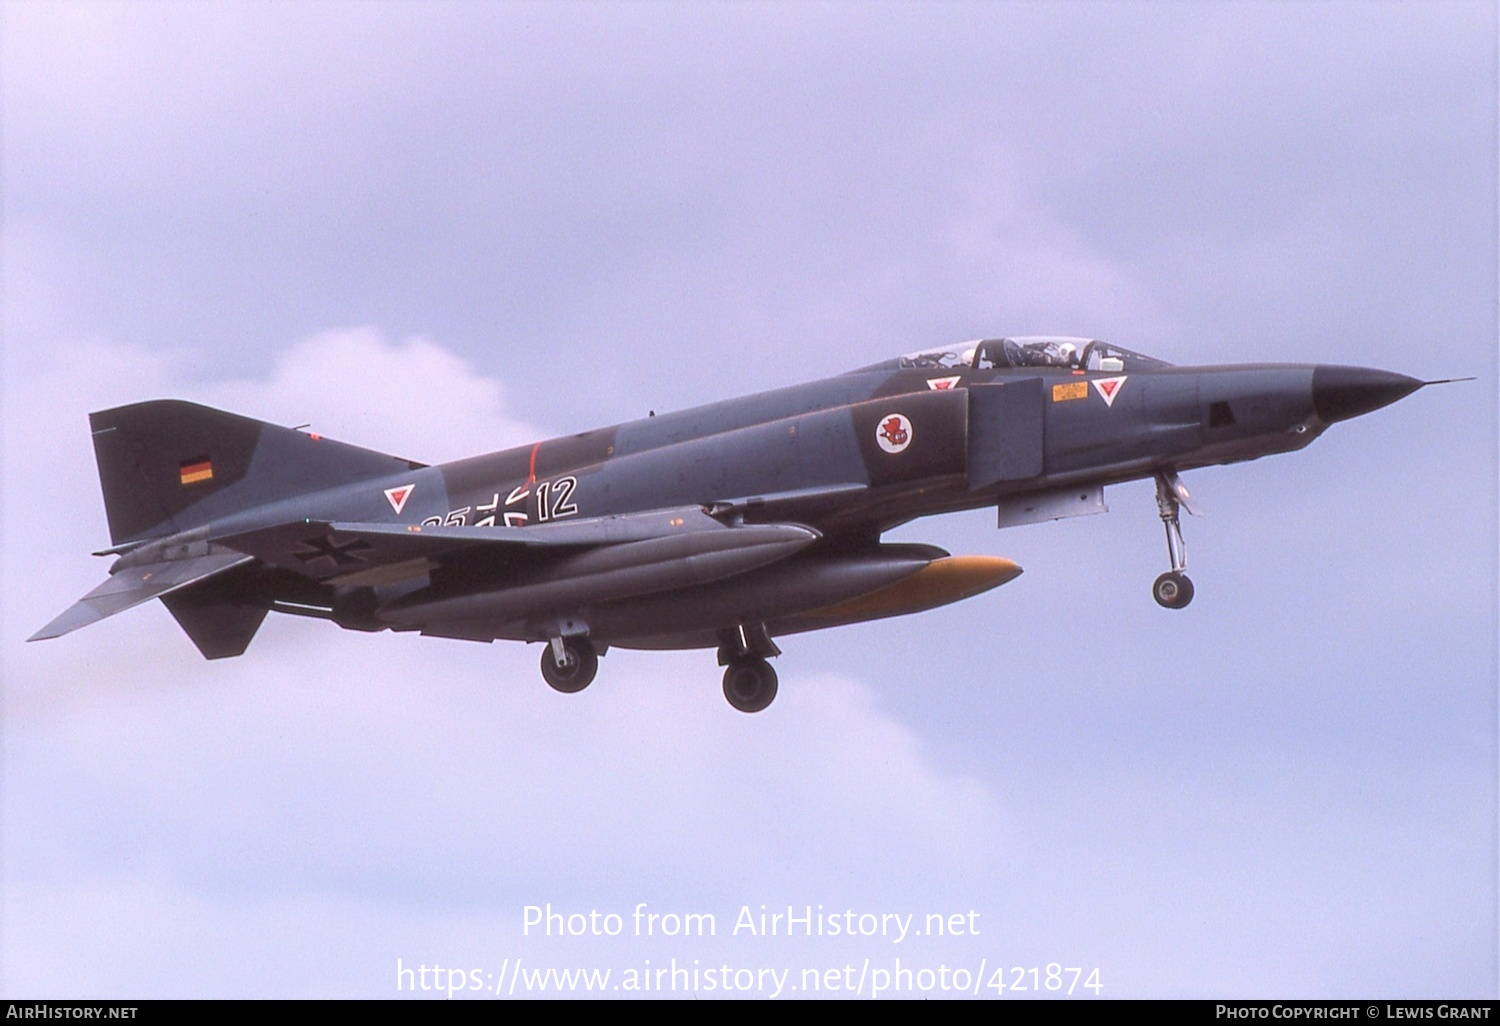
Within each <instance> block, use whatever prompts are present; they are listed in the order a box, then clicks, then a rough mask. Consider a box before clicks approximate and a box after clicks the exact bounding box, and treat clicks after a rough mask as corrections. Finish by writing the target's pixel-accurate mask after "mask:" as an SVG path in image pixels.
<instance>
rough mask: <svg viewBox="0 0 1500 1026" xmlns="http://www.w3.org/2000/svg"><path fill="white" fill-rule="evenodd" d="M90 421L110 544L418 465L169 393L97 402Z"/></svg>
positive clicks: (139, 539)
mask: <svg viewBox="0 0 1500 1026" xmlns="http://www.w3.org/2000/svg"><path fill="white" fill-rule="evenodd" d="M89 424H90V426H91V427H92V428H93V432H94V456H95V458H96V459H97V460H98V463H99V483H100V486H101V488H102V489H103V491H104V508H105V512H106V514H107V515H108V517H109V534H110V540H111V541H112V542H113V543H114V544H115V545H117V546H118V545H125V544H127V543H130V542H135V541H141V540H144V539H149V538H157V537H162V536H164V535H168V534H173V533H175V532H177V531H182V530H186V529H188V528H191V527H196V526H199V525H201V524H204V523H207V522H208V521H209V520H211V519H213V518H214V517H216V516H222V515H223V514H224V513H225V512H231V511H234V510H238V509H245V508H248V507H250V506H256V505H260V504H262V503H267V502H275V501H277V500H278V499H286V498H291V497H292V496H294V495H300V494H303V493H306V492H311V491H317V490H319V489H322V488H330V487H334V486H337V485H341V484H351V483H353V482H355V481H363V480H367V479H370V478H375V477H383V476H385V475H387V474H393V473H396V472H398V471H401V470H407V469H412V470H415V469H417V468H420V467H421V466H423V464H421V463H414V462H412V461H410V460H404V459H400V458H398V457H395V456H387V455H385V454H384V453H378V452H373V451H372V450H369V449H361V448H359V447H357V446H353V445H345V444H344V443H342V442H334V441H329V440H327V439H323V438H319V437H318V436H317V435H311V434H303V433H302V432H301V431H295V430H293V429H291V428H285V427H280V426H278V425H276V424H267V423H264V422H263V421H259V420H252V419H251V418H249V417H241V416H238V415H237V414H233V413H225V412H223V411H222V410H215V409H211V408H209V407H207V406H199V405H197V404H195V403H188V402H182V401H180V400H175V399H162V400H156V401H154V402H146V403H135V404H133V405H131V406H120V407H116V408H115V409H112V410H103V411H101V412H99V413H95V414H92V415H91V416H90V417H89Z"/></svg>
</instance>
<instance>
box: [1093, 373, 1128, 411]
mask: <svg viewBox="0 0 1500 1026" xmlns="http://www.w3.org/2000/svg"><path fill="white" fill-rule="evenodd" d="M1123 384H1125V376H1123V375H1122V376H1121V377H1118V378H1095V379H1094V388H1096V389H1098V391H1099V395H1100V396H1101V397H1102V398H1103V399H1104V405H1105V406H1113V405H1114V404H1115V396H1117V395H1119V394H1120V386H1121V385H1123Z"/></svg>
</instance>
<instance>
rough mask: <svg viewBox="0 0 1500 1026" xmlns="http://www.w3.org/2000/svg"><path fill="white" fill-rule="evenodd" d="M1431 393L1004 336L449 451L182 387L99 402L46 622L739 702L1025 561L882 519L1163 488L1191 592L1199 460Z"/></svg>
mask: <svg viewBox="0 0 1500 1026" xmlns="http://www.w3.org/2000/svg"><path fill="white" fill-rule="evenodd" d="M1434 383H1435V382H1424V381H1419V380H1417V379H1415V378H1410V377H1406V376H1403V375H1400V374H1393V373H1389V372H1386V371H1381V370H1371V369H1366V368H1359V367H1343V366H1329V365H1317V366H1311V365H1291V364H1250V365H1238V366H1204V367H1178V366H1172V365H1170V364H1168V363H1167V362H1165V361H1163V360H1159V359H1155V358H1153V357H1150V356H1144V355H1142V354H1140V353H1137V352H1132V351H1131V350H1129V349H1125V348H1122V347H1120V346H1117V345H1112V344H1109V343H1105V342H1101V341H1099V340H1097V339H1083V338H1060V337H1029V338H1004V339H985V340H982V341H977V342H972V343H967V344H964V345H959V346H954V347H952V348H948V349H941V350H935V351H931V352H921V353H914V354H911V355H908V356H902V357H897V358H894V359H891V360H887V361H885V362H882V363H877V364H874V365H872V366H869V367H863V368H861V369H859V370H855V371H850V372H849V373H847V374H842V375H840V376H838V377H833V378H828V379H826V380H823V381H816V382H813V383H811V384H803V385H795V386H792V387H790V388H782V389H779V390H776V391H771V392H764V393H761V394H759V395H752V396H749V397H746V398H742V399H735V400H731V401H728V402H722V403H717V404H714V405H709V406H702V407H699V408H697V409H690V410H685V411H682V412H678V413H667V414H663V415H661V416H651V417H648V418H645V419H642V420H637V421H633V422H631V423H628V424H621V425H618V426H616V427H610V428H603V429H600V430H597V431H588V432H584V433H583V434H579V435H571V436H569V437H566V438H557V439H553V440H551V441H544V442H537V443H536V444H534V445H528V446H523V447H520V448H516V449H508V450H505V451H503V452H497V453H492V454H490V455H487V456H476V457H473V458H470V459H464V460H459V461H457V462H454V463H445V464H441V465H438V466H429V465H427V464H424V463H419V462H416V461H413V460H407V459H402V458H398V457H395V456H389V455H385V454H383V453H378V452H373V451H371V450H368V449H361V448H357V447H355V446H352V445H346V444H344V443H342V442H336V441H332V440H329V439H326V438H322V437H320V436H318V435H316V434H312V433H308V432H304V431H302V430H298V429H293V428H287V427H280V426H277V425H275V424H268V423H264V422H261V421H258V420H252V419H250V418H248V417H243V416H239V415H236V414H233V413H225V412H222V411H219V410H214V409H210V408H208V407H204V406H198V405H195V404H192V403H188V402H181V401H176V400H158V401H153V402H144V403H137V404H134V405H130V406H122V407H118V408H116V409H111V410H104V411H102V412H100V413H95V414H93V415H92V416H91V417H90V418H89V421H90V425H91V427H92V429H93V439H94V452H95V455H96V458H97V461H98V465H99V479H100V483H101V486H102V490H103V493H104V505H105V510H106V514H107V517H108V521H109V531H110V539H111V541H112V544H111V546H110V547H109V548H106V549H104V550H102V551H101V552H97V553H95V555H99V556H116V557H118V558H117V559H116V561H115V563H114V564H113V566H112V567H111V569H110V576H109V579H108V580H106V581H105V582H104V583H103V584H101V585H100V586H99V587H97V588H95V589H94V590H93V591H91V592H89V593H88V594H87V595H85V596H84V597H83V598H82V599H81V600H80V601H79V602H78V603H76V604H75V605H73V606H72V607H71V608H69V609H68V610H66V611H65V612H63V613H62V614H61V615H60V616H58V617H57V618H56V619H55V620H53V621H52V622H51V623H49V624H47V626H45V627H43V628H42V629H41V630H40V631H38V632H37V633H36V634H35V635H33V637H32V638H31V639H30V640H32V641H36V640H39V639H43V638H56V637H59V636H61V635H63V634H67V633H68V632H70V631H74V630H77V629H78V628H80V627H84V626H86V625H88V624H90V623H93V622H95V621H97V620H100V619H103V618H104V617H106V616H112V615H113V614H115V613H118V612H121V611H123V610H125V609H128V608H130V607H131V606H135V605H138V604H140V603H142V602H145V601H147V600H149V599H153V598H160V599H161V600H162V603H163V604H164V605H165V606H166V607H167V609H168V611H169V612H171V614H172V615H173V616H174V617H175V618H176V619H177V622H178V623H179V624H180V625H181V626H182V629H183V630H184V631H185V632H186V633H187V635H188V637H189V638H191V639H192V641H193V643H194V644H195V645H196V646H197V647H198V649H199V650H200V651H201V652H202V653H203V655H204V656H205V657H207V658H209V659H221V658H225V657H228V656H238V655H240V654H242V653H243V652H244V651H245V649H246V647H247V646H248V645H249V644H250V641H251V639H252V638H253V637H254V636H255V633H256V631H257V630H258V629H259V628H260V625H261V622H262V621H263V620H264V619H265V616H266V614H267V613H268V612H278V613H288V614H292V615H297V616H309V617H317V618H321V619H324V620H331V621H333V622H334V623H335V624H338V625H339V626H340V627H344V628H348V629H350V630H359V631H382V630H392V631H416V632H418V633H421V634H427V635H434V636H437V637H443V638H462V639H468V640H472V641H484V642H489V641H495V640H498V639H507V640H514V641H527V642H539V643H543V644H544V645H545V648H544V650H543V652H542V660H541V669H542V676H543V677H544V678H545V679H546V681H547V683H549V684H550V685H551V686H552V687H554V688H556V689H557V690H558V691H562V692H576V691H579V690H582V689H583V688H585V687H587V686H588V684H589V683H590V682H591V681H592V680H593V679H594V676H595V673H596V671H597V668H598V662H599V657H600V656H601V655H603V654H604V653H605V652H606V651H608V649H609V648H611V647H619V648H627V649H698V648H701V649H711V650H717V653H718V662H719V665H720V666H723V667H725V671H724V677H723V688H724V695H725V697H726V698H727V699H728V700H729V703H730V704H731V705H732V706H733V707H734V708H735V709H738V710H741V711H743V712H757V711H759V710H762V709H764V708H766V707H767V706H768V705H769V704H770V703H771V701H772V699H774V698H775V696H776V691H777V677H776V673H775V671H774V670H773V669H772V667H771V664H770V663H769V661H768V660H769V659H771V658H773V657H775V656H777V655H779V654H780V651H781V650H780V648H779V647H778V646H777V639H781V638H785V637H787V636H788V635H793V634H797V633H799V632H802V631H811V630H818V629H821V628H824V627H834V626H838V625H841V624H850V623H858V622H861V621H865V620H874V619H878V618H881V617H888V616H899V615H902V614H906V613H915V612H918V611H921V610H927V609H933V608H935V607H938V606H942V605H945V604H947V603H950V602H956V601H958V600H959V599H964V598H968V597H970V596H973V595H976V594H979V593H980V592H983V591H987V590H989V589H991V588H994V587H997V586H998V585H1001V584H1004V583H1006V582H1007V581H1011V580H1013V579H1015V577H1016V576H1018V575H1019V574H1020V573H1021V568H1020V567H1018V566H1017V565H1016V564H1015V563H1013V562H1012V561H1010V560H1007V559H1002V558H998V557H995V556H987V555H977V556H974V555H971V556H953V555H950V554H949V553H947V552H945V551H943V550H942V549H939V548H936V547H934V546H930V545H912V544H892V543H888V542H883V541H882V540H881V537H882V535H884V534H885V533H886V532H887V531H890V530H891V529H892V528H895V527H897V526H898V525H901V524H904V523H907V522H908V521H911V520H913V519H915V518H917V517H923V516H929V515H932V514H937V513H952V512H956V511H960V510H969V509H977V508H980V507H992V508H994V509H996V511H997V519H998V524H999V526H1000V527H1011V526H1015V525H1020V524H1032V523H1038V522H1042V521H1048V520H1055V519H1060V518H1064V517H1075V516H1082V515H1085V514H1092V513H1102V512H1104V511H1105V504H1104V489H1105V488H1106V487H1107V486H1109V485H1112V484H1116V483H1119V482H1123V481H1131V480H1136V479H1152V480H1154V481H1155V482H1156V504H1157V513H1158V515H1159V516H1160V518H1161V520H1162V522H1163V524H1164V525H1165V528H1166V537H1167V557H1168V563H1169V567H1168V569H1167V570H1166V572H1164V573H1163V574H1162V575H1161V576H1160V577H1158V578H1157V579H1156V581H1155V583H1154V585H1153V587H1152V594H1153V595H1154V597H1155V599H1156V601H1157V602H1158V603H1159V604H1161V605H1162V606H1164V607H1166V608H1168V609H1182V608H1183V607H1185V606H1186V605H1187V604H1188V603H1189V602H1191V601H1192V598H1193V584H1192V582H1191V581H1190V580H1189V579H1188V577H1187V575H1186V574H1185V573H1184V570H1185V568H1186V565H1187V563H1186V556H1185V551H1184V546H1183V539H1182V529H1181V524H1180V520H1179V512H1180V510H1181V509H1182V508H1183V507H1186V508H1187V509H1188V510H1189V512H1193V511H1194V507H1193V504H1192V500H1191V497H1190V496H1189V493H1188V490H1187V488H1186V487H1185V486H1184V485H1183V482H1182V479H1181V477H1180V474H1181V473H1182V472H1183V471H1187V470H1191V469H1193V468H1195V467H1204V466H1209V465H1212V464H1223V463H1236V462H1239V461H1241V460H1251V459H1257V458H1259V457H1261V456H1266V455H1269V454H1271V453H1280V452H1290V451H1292V450H1295V449H1301V448H1302V447H1303V446H1306V445H1307V444H1309V443H1310V442H1311V441H1312V440H1313V439H1315V438H1317V437H1318V435H1320V434H1321V433H1322V432H1323V431H1324V430H1325V429H1326V428H1327V427H1328V426H1329V425H1330V424H1333V423H1336V422H1338V421H1341V420H1347V419H1349V418H1351V417H1356V416H1359V415H1361V414H1364V413H1368V412H1370V411H1372V410H1375V409H1378V408H1380V407H1382V406H1385V405H1387V404H1389V403H1392V402H1395V401H1396V400H1398V399H1401V398H1403V397H1404V396H1406V395H1409V394H1410V393H1412V392H1414V391H1416V390H1417V389H1419V388H1421V387H1422V386H1423V385H1424V384H1434Z"/></svg>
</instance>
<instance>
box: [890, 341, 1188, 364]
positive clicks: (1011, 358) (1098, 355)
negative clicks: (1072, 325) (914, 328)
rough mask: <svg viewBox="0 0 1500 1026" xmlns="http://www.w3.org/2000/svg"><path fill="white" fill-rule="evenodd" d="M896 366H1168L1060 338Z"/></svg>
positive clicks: (910, 358)
mask: <svg viewBox="0 0 1500 1026" xmlns="http://www.w3.org/2000/svg"><path fill="white" fill-rule="evenodd" d="M900 364H901V366H902V367H911V368H918V369H944V370H947V369H955V368H964V367H969V368H974V369H976V370H988V369H996V368H999V369H1009V368H1024V367H1056V368H1060V369H1067V370H1090V371H1107V372H1117V371H1129V370H1149V369H1151V368H1155V367H1170V366H1171V364H1169V363H1167V362H1166V361H1165V360H1158V359H1156V358H1155V357H1154V356H1145V355H1144V354H1141V353H1137V352H1134V351H1132V350H1129V349H1126V348H1124V347H1123V346H1116V345H1111V344H1110V343H1108V342H1101V341H1099V340H1098V339H1090V338H1065V337H1060V336H1056V337H1054V336H1045V337H1043V336H1036V337H1026V338H988V339H981V340H979V341H977V342H967V343H964V344H963V345H959V346H954V347H952V348H951V349H933V350H929V351H927V352H922V353H911V354H909V355H907V356H903V357H901V360H900Z"/></svg>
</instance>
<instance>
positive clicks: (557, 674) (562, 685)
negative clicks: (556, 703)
mask: <svg viewBox="0 0 1500 1026" xmlns="http://www.w3.org/2000/svg"><path fill="white" fill-rule="evenodd" d="M598 672H599V653H598V652H597V651H596V650H595V649H594V646H593V644H592V643H591V642H590V641H589V639H588V638H553V639H552V640H551V641H550V642H548V644H547V647H546V648H545V649H543V650H542V676H543V677H544V678H545V679H546V681H547V683H548V684H551V685H552V686H553V687H554V688H556V689H557V690H558V691H561V692H562V693H563V694H565V695H571V694H573V693H574V692H576V691H582V690H583V689H584V688H586V687H588V686H589V685H590V684H591V683H593V680H594V674H596V673H598Z"/></svg>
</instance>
